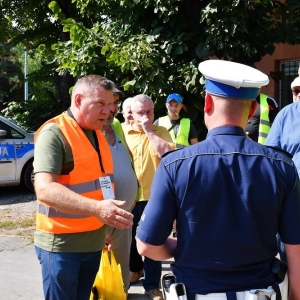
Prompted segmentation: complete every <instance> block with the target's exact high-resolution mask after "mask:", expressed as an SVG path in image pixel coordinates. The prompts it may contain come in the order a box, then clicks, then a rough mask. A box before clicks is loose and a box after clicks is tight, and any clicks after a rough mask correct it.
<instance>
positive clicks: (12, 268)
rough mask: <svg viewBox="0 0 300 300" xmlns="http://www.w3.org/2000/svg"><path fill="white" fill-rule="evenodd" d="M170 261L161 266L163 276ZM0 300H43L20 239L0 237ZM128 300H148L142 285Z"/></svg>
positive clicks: (28, 250)
mask: <svg viewBox="0 0 300 300" xmlns="http://www.w3.org/2000/svg"><path fill="white" fill-rule="evenodd" d="M170 264H171V261H165V262H163V265H162V268H163V274H165V273H168V272H170ZM0 299H5V300H15V299H18V300H43V299H44V298H43V290H42V276H41V270H40V264H39V261H38V259H37V257H36V255H35V251H34V246H33V244H31V242H29V241H28V240H24V239H22V238H20V237H6V236H0ZM127 299H128V300H150V297H149V296H147V295H145V294H144V289H143V287H142V281H141V280H140V281H139V282H138V283H137V284H135V285H133V286H132V287H131V288H130V290H129V295H128V298H127Z"/></svg>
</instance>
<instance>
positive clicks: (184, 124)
mask: <svg viewBox="0 0 300 300" xmlns="http://www.w3.org/2000/svg"><path fill="white" fill-rule="evenodd" d="M166 108H167V110H168V115H167V116H165V117H161V118H159V119H158V120H156V121H155V122H154V123H153V124H154V125H159V126H163V127H165V128H167V129H168V131H169V132H170V135H171V137H172V140H173V143H174V144H175V145H176V149H178V148H184V147H187V146H190V145H193V144H196V143H198V137H197V132H196V129H195V126H194V125H193V123H192V122H191V121H190V119H188V118H182V117H180V111H181V109H182V97H181V96H180V95H179V94H176V93H173V94H170V95H169V96H168V98H167V100H166Z"/></svg>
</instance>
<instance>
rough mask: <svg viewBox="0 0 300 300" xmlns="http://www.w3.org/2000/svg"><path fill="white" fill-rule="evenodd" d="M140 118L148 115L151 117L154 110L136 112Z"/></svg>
mask: <svg viewBox="0 0 300 300" xmlns="http://www.w3.org/2000/svg"><path fill="white" fill-rule="evenodd" d="M134 112H135V113H136V114H137V115H138V116H143V115H147V116H151V115H153V113H154V111H153V109H150V110H146V111H134Z"/></svg>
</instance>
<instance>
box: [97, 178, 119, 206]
mask: <svg viewBox="0 0 300 300" xmlns="http://www.w3.org/2000/svg"><path fill="white" fill-rule="evenodd" d="M99 182H100V186H101V190H102V195H103V199H104V200H106V199H115V193H114V190H113V188H112V185H111V181H110V177H109V176H105V177H100V178H99Z"/></svg>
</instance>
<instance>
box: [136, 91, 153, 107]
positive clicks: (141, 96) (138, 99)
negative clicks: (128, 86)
mask: <svg viewBox="0 0 300 300" xmlns="http://www.w3.org/2000/svg"><path fill="white" fill-rule="evenodd" d="M145 101H151V102H152V103H153V101H152V99H151V98H150V97H149V96H147V95H144V94H139V95H136V96H134V97H133V98H132V100H131V109H132V107H133V106H134V104H135V103H136V102H145Z"/></svg>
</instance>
